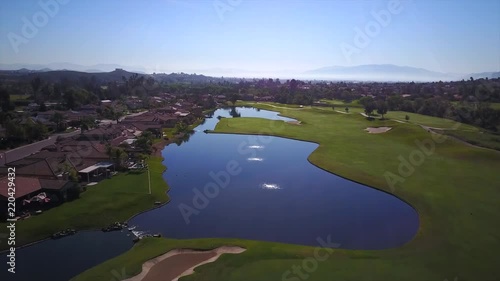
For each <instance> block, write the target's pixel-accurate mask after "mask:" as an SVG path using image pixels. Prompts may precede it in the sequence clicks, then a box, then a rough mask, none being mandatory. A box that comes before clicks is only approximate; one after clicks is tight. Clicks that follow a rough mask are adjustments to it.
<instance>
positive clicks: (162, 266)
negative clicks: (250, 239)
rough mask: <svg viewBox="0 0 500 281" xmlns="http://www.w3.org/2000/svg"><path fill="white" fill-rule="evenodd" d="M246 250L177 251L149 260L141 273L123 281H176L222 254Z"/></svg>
mask: <svg viewBox="0 0 500 281" xmlns="http://www.w3.org/2000/svg"><path fill="white" fill-rule="evenodd" d="M245 250H246V249H244V248H240V247H230V246H223V247H219V248H217V249H213V250H210V251H195V250H185V249H177V250H172V251H169V252H167V253H165V254H163V255H161V256H159V257H156V258H154V259H151V260H149V261H147V262H145V263H144V264H143V265H142V272H141V273H139V274H138V275H136V276H134V277H132V278H129V279H126V280H125V281H157V280H162V281H170V280H172V281H177V280H179V278H181V277H183V276H186V275H190V274H193V273H194V269H195V268H196V267H198V266H200V265H203V264H206V263H210V262H214V261H216V260H217V259H218V258H219V257H220V256H221V255H222V254H239V253H243V252H244V251H245Z"/></svg>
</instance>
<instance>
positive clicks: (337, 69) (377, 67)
mask: <svg viewBox="0 0 500 281" xmlns="http://www.w3.org/2000/svg"><path fill="white" fill-rule="evenodd" d="M304 74H305V75H307V76H311V77H317V78H318V79H335V80H371V81H439V80H442V81H450V80H462V79H469V78H470V77H473V78H474V79H479V78H498V77H500V72H483V73H471V74H456V73H442V72H436V71H430V70H427V69H424V68H416V67H409V66H399V65H393V64H366V65H358V66H330V67H323V68H318V69H314V70H310V71H306V72H304Z"/></svg>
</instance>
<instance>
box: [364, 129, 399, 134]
mask: <svg viewBox="0 0 500 281" xmlns="http://www.w3.org/2000/svg"><path fill="white" fill-rule="evenodd" d="M390 129H392V128H391V127H376V128H374V127H368V128H366V129H365V131H367V132H368V133H370V134H382V133H386V132H388V131H389V130H390Z"/></svg>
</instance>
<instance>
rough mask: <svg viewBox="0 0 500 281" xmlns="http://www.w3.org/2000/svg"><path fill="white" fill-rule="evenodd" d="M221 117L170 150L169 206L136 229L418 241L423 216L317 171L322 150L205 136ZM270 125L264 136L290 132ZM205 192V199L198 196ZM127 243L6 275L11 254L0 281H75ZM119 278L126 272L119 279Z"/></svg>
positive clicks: (30, 255)
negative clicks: (314, 156) (312, 158)
mask: <svg viewBox="0 0 500 281" xmlns="http://www.w3.org/2000/svg"><path fill="white" fill-rule="evenodd" d="M236 111H237V112H236V114H235V112H234V111H233V112H232V115H233V116H234V115H238V114H239V115H241V116H242V117H261V118H267V119H271V120H283V121H293V119H290V118H286V117H281V116H278V114H277V113H276V112H272V111H266V110H260V111H258V110H256V109H253V108H237V109H236ZM217 116H224V117H231V110H229V109H227V110H225V109H220V110H217V111H216V112H214V114H213V118H207V119H206V121H205V123H204V124H202V125H200V126H198V127H197V128H196V130H195V131H196V133H195V134H194V135H192V136H191V137H190V138H189V140H187V141H186V142H184V143H183V144H182V145H180V146H177V145H175V144H174V145H170V146H168V147H166V148H165V149H164V151H163V156H164V157H165V164H166V165H167V167H168V170H167V172H166V173H165V174H164V178H165V179H166V180H167V182H168V183H169V185H170V192H169V195H170V198H171V202H170V203H169V204H167V205H165V206H163V207H161V208H158V209H155V210H152V211H149V212H146V213H144V214H141V215H139V216H137V217H135V218H134V219H132V220H131V221H130V222H129V224H130V225H137V226H138V228H137V230H142V231H147V232H149V233H156V232H161V233H162V234H163V235H164V236H167V237H170V238H183V239H187V238H201V237H232V238H245V239H256V240H266V241H277V242H285V243H294V244H303V245H312V246H319V244H318V242H317V241H316V239H317V238H321V239H323V240H330V241H331V242H332V243H335V244H339V246H338V247H340V248H350V249H382V248H389V247H397V246H400V245H402V244H404V243H405V242H408V241H409V240H411V239H412V237H413V236H414V235H415V233H416V231H417V229H418V216H417V214H416V212H415V211H414V210H413V209H412V208H411V207H410V206H409V205H407V204H406V203H404V202H402V201H401V200H399V199H397V198H395V197H393V196H391V195H388V194H385V193H383V192H380V191H376V190H374V189H371V188H368V187H365V186H363V185H360V184H357V183H354V182H351V181H348V180H345V179H343V178H340V177H337V176H335V175H333V174H330V173H328V172H325V171H323V170H321V169H319V168H316V167H315V166H313V165H312V164H310V163H309V162H308V161H307V157H308V156H309V155H310V154H311V152H313V151H314V150H315V149H316V148H317V145H316V144H313V143H308V142H301V141H294V140H288V139H283V138H276V137H264V136H247V135H225V134H205V133H203V131H204V130H206V129H209V130H210V129H213V128H214V127H215V125H216V124H217V122H218V119H217V118H216V117H217ZM271 124H272V122H270V123H269V126H265V128H263V132H264V133H269V132H273V131H279V130H282V129H283V128H282V127H280V126H275V125H271ZM228 163H229V165H230V167H229V170H228ZM211 172H213V173H214V174H216V175H217V176H216V177H215V178H216V179H217V180H216V179H214V177H212V176H210V173H211ZM229 172H235V173H232V174H230V173H229ZM224 175H227V177H226V176H224ZM207 186H208V187H207ZM206 187H207V188H208V189H207V191H205V188H206ZM194 190H197V191H196V192H195V191H194ZM198 191H199V193H201V194H204V195H197V196H195V195H196V194H197V192H198ZM205 194H208V195H209V197H207V196H206V195H205ZM203 198H205V199H203ZM193 199H195V201H194V202H193ZM180 206H183V210H184V215H183V213H182V212H181V211H180ZM189 211H191V212H192V213H191V215H189ZM127 234H128V231H124V232H108V233H104V232H100V231H91V232H81V233H77V234H75V235H74V236H69V237H66V238H63V239H59V240H47V241H45V242H42V243H38V244H35V245H33V246H29V247H26V248H23V249H18V250H17V251H16V259H17V260H16V272H17V273H16V274H15V275H12V274H10V273H8V272H7V265H6V262H7V258H6V253H1V257H0V262H1V263H2V264H3V269H1V270H0V280H16V281H17V280H30V281H35V280H40V281H42V280H51V281H58V280H68V279H70V278H71V277H73V276H75V275H77V274H79V273H81V272H83V271H85V270H87V269H89V268H91V267H93V266H95V265H97V264H100V263H102V262H104V261H106V260H108V259H110V258H113V257H115V256H117V255H120V254H122V253H124V252H125V251H127V250H129V249H130V248H131V247H132V238H131V237H129V236H127ZM328 237H329V238H328ZM120 272H121V269H119V268H118V269H116V272H115V274H120Z"/></svg>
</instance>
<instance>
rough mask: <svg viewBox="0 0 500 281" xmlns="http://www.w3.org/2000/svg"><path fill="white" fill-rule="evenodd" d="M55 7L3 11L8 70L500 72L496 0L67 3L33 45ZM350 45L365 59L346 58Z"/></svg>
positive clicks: (26, 4) (12, 4) (10, 2)
mask: <svg viewBox="0 0 500 281" xmlns="http://www.w3.org/2000/svg"><path fill="white" fill-rule="evenodd" d="M55 1H58V0H37V1H32V0H23V1H19V0H5V1H3V2H2V4H3V5H2V7H1V8H0V36H2V40H0V63H35V64H44V63H52V62H71V63H76V64H82V65H92V64H99V63H115V64H120V65H126V66H142V67H144V68H146V69H147V70H149V72H153V71H156V72H160V71H166V72H171V71H175V72H177V71H179V72H180V71H184V72H194V71H198V72H200V71H203V70H210V69H212V70H213V69H214V68H232V69H241V70H248V71H263V72H280V71H285V70H288V71H292V72H301V71H306V70H310V69H315V68H320V67H325V66H333V65H343V66H349V65H360V64H397V65H406V66H414V67H422V68H427V69H429V70H433V71H441V72H455V73H470V72H482V71H499V70H500V1H495V0H476V1H474V0H471V1H465V0H449V1H448V0H437V1H430V0H419V1H405V0H401V4H400V5H401V8H400V9H402V10H401V11H400V12H399V13H392V12H390V11H391V10H390V9H389V8H388V7H389V4H390V3H391V1H390V0H383V1H378V0H373V1H354V0H338V1H328V0H287V1H284V0H283V1H278V0H263V1H260V0H215V1H214V0H193V1H188V0H158V1H129V0H106V1H101V0H85V1H83V0H81V1H79V0H64V1H66V2H68V3H66V4H58V11H56V12H55V13H54V14H53V15H49V16H48V17H47V18H48V21H47V22H46V24H45V25H43V26H40V27H39V28H37V29H38V30H37V31H36V32H34V33H33V34H29V33H28V35H29V36H30V37H32V38H27V37H26V36H24V35H23V32H22V29H23V26H24V25H25V24H24V23H23V20H22V19H23V17H25V18H26V19H28V20H29V21H30V22H31V23H34V19H33V17H34V16H36V15H38V16H39V17H38V23H40V22H41V24H43V19H44V18H43V15H41V14H43V13H45V12H43V11H44V10H43V8H42V6H41V5H40V3H49V2H53V3H56V2H55ZM59 1H61V2H64V1H63V0H59ZM216 7H219V9H222V10H219V11H218V10H217V8H216ZM224 8H227V10H225V11H223V9H224ZM382 10H383V11H385V12H386V13H389V14H390V15H391V19H390V20H389V21H387V22H388V24H384V25H386V26H381V25H380V24H379V23H376V24H375V25H378V27H379V29H378V30H377V29H373V32H372V34H371V35H372V36H368V35H366V36H367V37H368V40H369V42H368V44H365V45H359V44H358V45H356V42H355V40H354V39H355V36H356V31H355V30H356V28H358V29H360V30H365V29H366V28H367V27H370V26H371V27H373V28H376V27H374V26H375V25H374V23H375V22H376V20H375V19H374V16H373V15H372V13H373V12H379V11H382ZM392 11H394V9H393V10H392ZM13 38H15V39H16V40H17V41H16V42H18V43H17V44H16V43H12V42H11V41H13V40H14V39H13ZM19 38H22V39H19ZM19 40H21V41H22V42H21V41H19ZM14 41H15V40H14ZM13 46H14V47H13ZM342 46H344V47H345V46H350V47H354V48H356V52H354V53H352V54H351V55H346V53H345V51H344V52H343V51H342ZM16 48H17V52H16V51H15V49H16Z"/></svg>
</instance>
